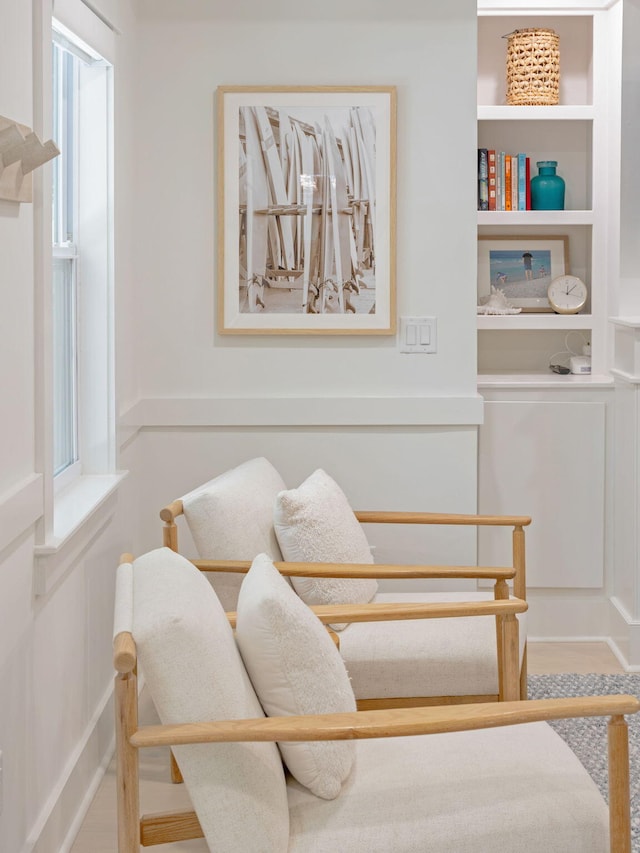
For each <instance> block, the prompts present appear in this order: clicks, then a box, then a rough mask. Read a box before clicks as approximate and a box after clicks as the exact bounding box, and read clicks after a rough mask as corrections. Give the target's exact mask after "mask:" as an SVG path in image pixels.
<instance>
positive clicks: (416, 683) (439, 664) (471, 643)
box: [160, 458, 531, 709]
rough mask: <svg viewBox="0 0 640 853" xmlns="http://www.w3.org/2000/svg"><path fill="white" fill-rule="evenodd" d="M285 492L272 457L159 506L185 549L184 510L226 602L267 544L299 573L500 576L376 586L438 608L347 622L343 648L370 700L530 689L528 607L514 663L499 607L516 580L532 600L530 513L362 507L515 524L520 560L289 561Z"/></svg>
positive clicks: (432, 518)
mask: <svg viewBox="0 0 640 853" xmlns="http://www.w3.org/2000/svg"><path fill="white" fill-rule="evenodd" d="M285 493H286V494H288V493H287V492H286V486H285V484H284V482H283V481H282V479H281V477H280V475H279V474H278V472H277V471H276V470H275V469H274V468H273V466H272V465H271V464H270V463H269V462H268V461H267V460H266V459H263V458H258V459H252V460H249V461H248V462H246V463H244V464H242V465H240V466H238V467H237V468H234V469H232V470H230V471H227V472H225V473H224V474H222V475H220V476H218V477H216V478H214V479H213V480H211V481H209V482H208V483H205V484H204V485H203V486H200V487H198V488H197V489H195V490H193V491H192V492H190V493H189V494H188V495H185V496H183V497H182V498H180V499H178V500H175V501H173V502H172V503H171V504H169V505H168V506H166V507H164V508H163V509H162V510H161V512H160V517H161V519H162V521H163V522H164V527H163V544H164V545H165V546H166V547H168V548H171V549H172V550H174V551H176V552H178V551H179V543H178V522H179V519H181V517H183V516H184V517H185V518H186V521H187V524H188V526H189V529H190V530H191V533H192V534H193V537H194V541H195V544H196V547H197V549H198V552H199V556H200V559H197V560H194V563H195V565H196V566H197V567H198V568H200V569H201V570H202V571H204V572H207V573H209V578H210V579H211V582H212V584H213V586H214V589H215V590H216V592H217V593H218V596H219V598H220V600H221V601H222V603H223V606H224V607H225V609H226V610H227V611H233V610H235V607H236V602H237V595H238V589H239V587H240V583H241V582H242V577H243V573H245V572H246V571H247V570H248V568H249V565H250V561H251V560H253V558H254V557H255V556H256V554H258V553H261V552H265V553H268V554H269V555H270V556H271V557H272V558H273V559H274V560H275V561H276V565H277V567H278V569H279V570H280V571H281V572H282V573H283V574H284V575H286V576H287V577H290V578H294V579H295V578H301V577H307V578H309V577H315V578H324V579H326V578H338V577H340V578H344V577H345V576H346V577H348V578H350V579H352V580H353V579H356V578H359V579H362V578H369V579H372V578H373V579H381V578H394V579H399V578H429V579H434V578H437V579H443V578H444V579H456V580H457V579H461V578H466V579H473V580H476V581H493V584H494V588H493V593H489V592H476V591H470V592H451V593H447V592H413V593H412V592H407V593H401V594H399V593H380V592H377V593H376V594H375V595H374V596H373V598H372V599H371V600H372V602H373V603H392V602H393V603H402V604H405V605H407V607H411V606H413V605H418V606H420V607H423V606H424V605H429V608H425V609H424V610H422V611H421V612H422V613H423V617H422V619H421V621H419V622H415V621H411V622H400V623H399V622H394V623H393V624H386V625H385V626H384V627H382V628H381V626H379V625H374V624H372V622H371V621H367V622H364V621H356V620H350V623H349V625H348V627H346V628H345V629H344V630H342V631H340V635H339V647H340V652H341V654H342V656H343V658H344V660H345V663H346V666H347V669H348V670H349V674H350V677H351V680H352V684H353V689H354V692H355V695H356V698H357V700H358V707H359V708H361V709H374V708H385V707H398V706H410V705H430V704H434V705H441V704H455V703H460V702H480V701H496V700H500V699H510V700H511V699H516V698H518V697H521V698H525V697H526V674H527V670H526V625H525V622H524V617H523V612H524V610H526V607H525V608H523V609H522V610H520V611H519V616H518V621H519V623H520V631H519V640H518V645H517V647H516V650H515V654H516V664H515V669H514V667H513V660H512V658H510V657H509V655H511V654H512V651H513V650H511V651H510V650H506V651H507V655H506V656H505V649H504V647H503V626H502V624H501V620H502V617H500V616H499V615H496V614H497V610H495V609H492V608H495V607H496V606H497V602H498V601H504V600H506V599H508V598H509V595H510V591H509V583H512V586H513V596H514V597H515V598H516V599H518V600H520V601H523V602H524V601H526V580H525V538H524V536H525V534H524V528H525V527H526V526H527V525H528V524H530V521H531V519H530V518H528V517H521V516H481V515H456V514H438V513H427V512H371V511H368V512H358V511H357V512H355V519H356V520H357V522H358V523H359V524H360V525H366V524H372V523H373V524H394V525H406V524H412V525H413V524H426V525H458V526H459V525H472V526H476V527H478V526H492V527H496V528H502V529H503V528H512V532H511V536H512V543H513V564H512V565H511V566H505V567H479V566H428V565H423V566H407V565H371V564H368V565H354V564H349V565H344V560H340V561H338V560H333V559H332V555H331V553H327V555H326V556H324V555H323V556H321V557H319V558H318V557H316V558H315V559H323V560H324V559H326V560H327V561H328V563H327V564H325V563H318V562H314V563H309V562H308V561H295V560H291V559H290V558H287V560H286V561H283V560H281V559H280V558H281V557H282V554H281V551H280V545H279V540H278V538H277V536H276V530H275V527H274V505H275V503H276V501H277V499H278V496H279V495H282V494H285ZM343 497H344V496H343ZM350 512H353V511H351V510H350ZM361 535H362V534H361ZM281 538H282V537H281ZM328 550H329V551H330V549H328ZM353 562H354V563H355V560H354V561H353ZM294 583H295V580H294ZM429 617H435V618H429ZM492 617H493V618H492ZM514 672H515V675H514Z"/></svg>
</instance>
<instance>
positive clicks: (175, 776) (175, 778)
mask: <svg viewBox="0 0 640 853" xmlns="http://www.w3.org/2000/svg"><path fill="white" fill-rule="evenodd" d="M171 781H172V782H173V784H174V785H180V784H181V783H182V782H184V779H183V778H182V773H181V772H180V768H179V767H178V762H177V761H176V757H175V755H174V754H173V751H172V752H171Z"/></svg>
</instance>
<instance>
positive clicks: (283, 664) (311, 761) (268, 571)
mask: <svg viewBox="0 0 640 853" xmlns="http://www.w3.org/2000/svg"><path fill="white" fill-rule="evenodd" d="M236 642H237V644H238V647H239V649H240V653H241V654H242V659H243V660H244V664H245V666H246V668H247V671H248V673H249V676H250V677H251V681H252V682H253V686H254V688H255V690H256V693H257V694H258V697H259V699H260V702H261V703H262V707H263V708H264V710H265V711H266V713H267V714H268V715H269V716H291V715H295V714H330V713H336V712H339V711H355V709H356V703H355V699H354V697H353V691H352V689H351V685H350V684H349V677H348V676H347V673H346V670H345V667H344V663H343V661H342V658H341V657H340V654H339V652H338V650H337V649H336V647H335V645H334V643H333V641H332V640H331V639H330V637H329V634H328V633H327V630H326V628H325V627H324V626H323V625H322V623H321V622H320V620H319V619H318V618H317V617H316V616H315V615H314V614H313V613H312V611H311V610H310V609H309V608H308V607H307V605H306V604H304V603H303V602H302V601H301V600H300V599H299V598H298V596H297V595H296V594H295V592H294V591H293V590H292V589H291V587H290V585H289V584H287V583H286V582H285V580H284V579H283V578H282V576H281V575H280V573H279V572H278V571H277V570H276V569H275V568H274V566H273V563H272V562H271V560H270V559H269V557H267V556H266V555H265V554H261V555H259V556H258V557H256V559H255V560H254V561H253V565H252V566H251V569H250V571H249V572H248V574H247V575H246V577H245V579H244V581H243V583H242V587H241V589H240V596H239V599H238V615H237V626H236ZM279 746H280V751H281V752H282V756H283V758H284V761H285V764H286V765H287V767H288V768H289V771H290V772H291V773H292V774H293V775H294V776H295V777H296V779H298V781H299V782H301V783H302V784H303V785H305V786H306V787H307V788H309V790H311V791H312V792H313V793H314V794H316V795H317V796H318V797H324V798H326V799H331V798H333V797H337V796H338V794H339V793H340V788H341V786H342V783H343V781H344V780H345V779H346V778H347V776H348V775H349V773H350V772H351V768H352V765H353V758H354V754H355V744H354V743H353V742H349V741H326V742H310V743H281V744H279Z"/></svg>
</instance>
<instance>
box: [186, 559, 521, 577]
mask: <svg viewBox="0 0 640 853" xmlns="http://www.w3.org/2000/svg"><path fill="white" fill-rule="evenodd" d="M191 562H192V563H193V564H194V566H196V568H198V569H200V571H202V572H232V573H238V574H246V573H247V572H248V571H249V569H250V568H251V561H250V560H192V561H191ZM274 566H275V567H276V569H278V571H279V572H280V574H282V575H286V576H287V577H315V578H378V579H380V578H475V579H478V580H511V579H512V578H514V577H515V574H516V570H515V569H514V568H513V567H512V566H428V565H424V566H417V565H416V566H407V565H396V564H392V563H387V564H384V563H377V564H375V563H370V564H367V563H365V564H363V563H294V562H277V563H274Z"/></svg>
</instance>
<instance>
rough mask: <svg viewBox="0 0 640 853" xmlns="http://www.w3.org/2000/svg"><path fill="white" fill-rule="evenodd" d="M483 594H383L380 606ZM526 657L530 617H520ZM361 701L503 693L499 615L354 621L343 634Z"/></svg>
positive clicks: (344, 651) (485, 596)
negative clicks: (500, 665) (499, 666)
mask: <svg viewBox="0 0 640 853" xmlns="http://www.w3.org/2000/svg"><path fill="white" fill-rule="evenodd" d="M492 598H493V595H492V594H491V593H483V592H455V593H454V592H433V593H427V592H414V593H378V594H377V595H376V596H375V598H374V599H373V600H374V602H407V603H412V602H418V601H433V602H438V601H476V600H477V601H481V600H487V599H492ZM518 623H519V628H520V631H519V634H520V659H521V660H522V654H523V651H524V644H525V639H526V634H527V632H526V618H525V614H521V615H520V616H519V617H518ZM340 654H341V655H342V657H343V658H344V661H345V664H346V667H347V670H348V672H349V676H350V678H351V685H352V687H353V692H354V693H355V696H356V699H372V698H390V697H405V696H467V695H480V694H483V695H486V694H497V693H498V668H497V657H496V654H497V652H496V620H495V618H494V617H493V616H462V617H456V618H455V619H416V620H413V619H411V620H407V621H402V622H383V623H380V622H353V623H352V624H351V625H349V626H348V627H347V628H346V629H345V630H344V631H343V632H342V633H341V634H340Z"/></svg>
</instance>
